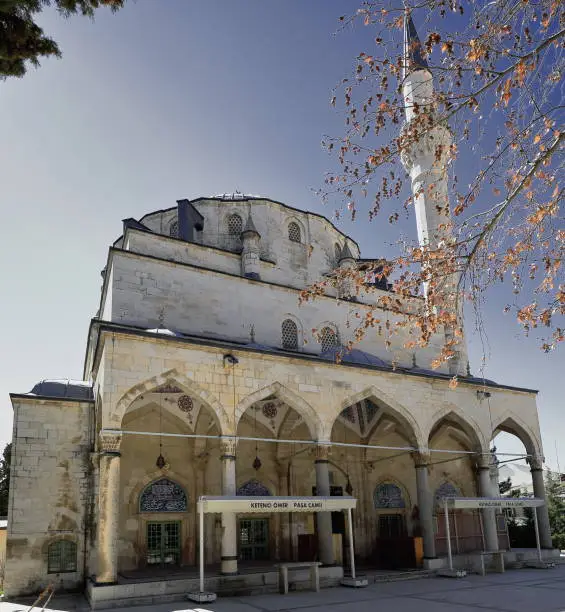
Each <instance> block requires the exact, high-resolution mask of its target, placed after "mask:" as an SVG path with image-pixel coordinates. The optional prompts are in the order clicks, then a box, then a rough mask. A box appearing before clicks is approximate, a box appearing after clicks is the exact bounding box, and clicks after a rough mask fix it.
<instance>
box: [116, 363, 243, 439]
mask: <svg viewBox="0 0 565 612" xmlns="http://www.w3.org/2000/svg"><path fill="white" fill-rule="evenodd" d="M165 384H170V385H176V386H178V387H180V388H181V389H182V390H183V391H184V392H185V393H186V394H188V395H191V394H192V395H195V396H196V397H198V399H199V400H200V402H202V404H203V405H204V406H205V407H206V408H208V409H209V410H210V411H211V412H212V414H213V415H214V417H215V419H216V422H217V425H218V428H219V430H220V434H221V435H226V434H230V433H232V430H231V427H230V418H229V417H228V414H227V412H226V411H225V409H224V408H223V406H222V405H221V404H220V402H219V401H218V399H217V398H216V397H215V396H214V395H213V394H212V393H210V392H209V391H208V390H207V389H205V388H204V387H202V386H200V385H199V384H198V383H196V382H195V381H193V380H192V379H191V378H189V377H188V376H186V375H185V374H183V373H182V372H179V371H178V370H177V369H176V368H175V369H172V370H168V371H167V372H163V373H162V374H158V375H157V376H153V377H152V378H149V379H147V380H145V381H143V382H140V383H138V384H136V385H134V386H133V387H131V389H129V391H126V392H125V393H124V394H123V395H122V397H121V398H120V399H119V400H118V402H117V404H116V408H115V411H114V414H113V417H114V420H115V421H116V422H117V423H120V424H121V422H122V420H123V418H124V414H125V413H126V411H127V409H128V408H129V407H130V406H131V404H132V403H133V402H134V401H135V400H136V399H137V398H138V397H139V396H140V395H143V394H144V393H150V392H151V391H153V390H154V389H158V388H159V387H160V386H162V385H165Z"/></svg>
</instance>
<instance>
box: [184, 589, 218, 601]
mask: <svg viewBox="0 0 565 612" xmlns="http://www.w3.org/2000/svg"><path fill="white" fill-rule="evenodd" d="M186 598H187V599H189V600H190V601H195V602H196V603H211V602H213V601H216V599H217V595H216V593H210V592H208V591H202V592H200V591H196V592H194V593H188V594H187V596H186Z"/></svg>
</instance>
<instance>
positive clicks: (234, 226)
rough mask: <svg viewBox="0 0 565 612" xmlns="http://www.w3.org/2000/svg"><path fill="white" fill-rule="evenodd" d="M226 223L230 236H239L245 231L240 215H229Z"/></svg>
mask: <svg viewBox="0 0 565 612" xmlns="http://www.w3.org/2000/svg"><path fill="white" fill-rule="evenodd" d="M226 223H227V226H228V234H229V235H230V236H239V235H240V234H241V232H242V231H243V221H242V219H241V217H240V216H239V215H229V216H228V218H227V221H226Z"/></svg>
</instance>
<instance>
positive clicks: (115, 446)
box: [98, 432, 122, 457]
mask: <svg viewBox="0 0 565 612" xmlns="http://www.w3.org/2000/svg"><path fill="white" fill-rule="evenodd" d="M121 444H122V434H121V432H120V433H106V432H100V434H99V435H98V448H99V450H100V454H101V455H115V456H117V457H119V456H120V447H121Z"/></svg>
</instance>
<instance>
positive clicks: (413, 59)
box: [404, 9, 429, 78]
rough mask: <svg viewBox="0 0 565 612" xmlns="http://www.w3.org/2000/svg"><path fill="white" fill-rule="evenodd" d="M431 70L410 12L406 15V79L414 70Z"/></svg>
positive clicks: (407, 11)
mask: <svg viewBox="0 0 565 612" xmlns="http://www.w3.org/2000/svg"><path fill="white" fill-rule="evenodd" d="M421 68H424V69H426V70H428V69H429V66H428V62H427V61H426V58H425V57H424V51H423V49H422V43H421V42H420V37H419V36H418V32H417V31H416V26H415V25H414V22H413V21H412V15H411V14H410V11H409V10H408V9H406V12H405V13H404V78H406V77H407V76H408V75H409V74H410V73H411V72H413V71H414V70H418V69H421Z"/></svg>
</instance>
